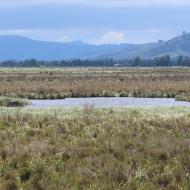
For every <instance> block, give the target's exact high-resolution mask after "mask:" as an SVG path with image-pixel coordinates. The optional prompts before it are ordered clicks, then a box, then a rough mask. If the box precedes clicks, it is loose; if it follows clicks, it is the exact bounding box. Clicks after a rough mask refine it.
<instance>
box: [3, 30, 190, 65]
mask: <svg viewBox="0 0 190 190" xmlns="http://www.w3.org/2000/svg"><path fill="white" fill-rule="evenodd" d="M163 55H170V56H171V57H176V56H178V55H183V56H190V33H183V34H182V35H180V36H177V37H175V38H173V39H171V40H168V41H158V42H154V43H147V44H120V45H90V44H85V43H83V42H80V41H74V42H69V43H57V42H44V41H37V40H32V39H29V38H25V37H21V36H0V60H1V61H3V60H26V59H32V58H33V59H37V60H71V59H93V60H95V59H108V58H112V59H116V60H122V59H131V58H134V57H136V56H139V57H141V58H144V59H151V58H154V57H160V56H163Z"/></svg>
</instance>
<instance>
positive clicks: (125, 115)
mask: <svg viewBox="0 0 190 190" xmlns="http://www.w3.org/2000/svg"><path fill="white" fill-rule="evenodd" d="M161 109H163V108H158V111H156V108H155V110H153V111H152V112H151V110H149V111H148V110H141V109H132V108H131V109H129V110H124V109H123V110H122V109H120V110H117V109H114V110H112V109H94V108H93V107H90V106H85V108H84V109H78V110H74V112H75V113H76V114H73V115H72V114H71V115H70V117H68V116H67V117H65V116H64V111H63V112H60V111H59V110H58V111H57V112H53V111H52V112H51V113H49V112H48V113H45V112H43V111H41V112H42V113H41V114H39V113H36V112H34V113H30V112H25V111H24V110H23V111H22V110H21V111H16V110H15V111H13V112H12V110H14V109H11V110H10V112H9V111H5V112H4V113H3V114H0V189H2V190H14V189H36V190H43V189H44V190H54V189H55V190H62V189H69V190H70V189H91V190H95V189H109V190H111V189H113V190H115V189H129V190H131V189H189V188H190V164H189V163H190V156H189V155H190V148H189V146H190V140H189V139H190V117H189V116H190V114H189V112H188V110H185V109H184V110H185V111H183V109H182V108H177V110H176V108H171V109H170V110H169V109H168V110H167V109H165V111H166V112H168V113H169V114H164V115H160V114H159V112H160V111H163V110H161ZM180 109H181V110H182V112H181V113H182V114H180V112H179V110H180ZM46 112H47V110H46ZM66 112H67V115H68V114H69V113H70V112H69V110H67V111H66ZM146 112H149V114H148V115H147V114H146ZM177 113H178V114H177Z"/></svg>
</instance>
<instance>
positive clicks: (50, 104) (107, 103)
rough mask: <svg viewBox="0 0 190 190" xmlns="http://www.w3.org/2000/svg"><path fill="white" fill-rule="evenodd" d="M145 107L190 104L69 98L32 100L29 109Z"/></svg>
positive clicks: (187, 103)
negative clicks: (86, 106) (87, 106)
mask: <svg viewBox="0 0 190 190" xmlns="http://www.w3.org/2000/svg"><path fill="white" fill-rule="evenodd" d="M85 105H93V106H94V107H133V106H134V107H138V106H139V107H144V106H161V107H173V106H188V107H190V102H178V101H175V99H171V98H123V97H116V98H107V97H106V98H67V99H64V100H31V105H29V106H27V107H28V108H55V107H83V106H85Z"/></svg>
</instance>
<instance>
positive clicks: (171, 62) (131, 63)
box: [0, 55, 190, 67]
mask: <svg viewBox="0 0 190 190" xmlns="http://www.w3.org/2000/svg"><path fill="white" fill-rule="evenodd" d="M169 66H186V67H189V66H190V57H185V56H178V57H177V58H175V59H171V58H170V56H169V55H165V56H162V57H157V58H154V59H141V58H140V57H136V58H134V59H128V60H113V59H105V60H71V61H65V60H61V61H38V60H35V59H30V60H25V61H11V60H10V61H2V62H0V67H169Z"/></svg>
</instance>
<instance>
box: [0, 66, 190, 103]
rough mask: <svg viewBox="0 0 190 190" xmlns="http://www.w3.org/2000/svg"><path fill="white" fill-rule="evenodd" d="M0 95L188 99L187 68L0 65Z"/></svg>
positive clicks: (189, 96)
mask: <svg viewBox="0 0 190 190" xmlns="http://www.w3.org/2000/svg"><path fill="white" fill-rule="evenodd" d="M0 74H1V75H0V81H1V82H0V89H1V90H0V95H2V96H11V97H20V98H28V99H63V98H67V97H115V96H120V97H151V98H154V97H167V98H176V99H177V100H188V101H189V100H190V69H189V68H63V69H1V70H0Z"/></svg>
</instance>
